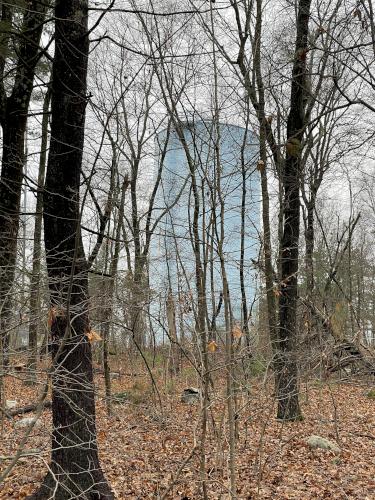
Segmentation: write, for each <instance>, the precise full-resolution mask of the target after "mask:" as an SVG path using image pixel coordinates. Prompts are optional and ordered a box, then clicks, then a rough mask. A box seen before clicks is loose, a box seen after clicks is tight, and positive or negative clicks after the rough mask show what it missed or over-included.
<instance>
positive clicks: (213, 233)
mask: <svg viewBox="0 0 375 500" xmlns="http://www.w3.org/2000/svg"><path fill="white" fill-rule="evenodd" d="M180 130H182V133H183V137H184V141H181V133H180V135H179V134H178V133H177V131H176V130H173V129H170V130H163V131H162V132H160V133H159V134H158V136H157V140H156V158H157V162H158V166H159V165H160V164H161V162H162V178H161V185H160V188H159V193H158V196H157V200H156V207H157V211H156V213H157V214H161V213H163V211H164V212H165V213H164V216H163V217H162V220H161V222H160V224H159V226H158V230H157V234H156V235H155V238H154V243H153V245H152V249H151V255H150V263H149V265H150V277H151V283H150V285H151V288H153V289H154V290H155V293H158V294H159V297H162V295H163V294H165V296H166V295H167V294H168V293H170V292H172V294H173V296H174V297H175V302H176V303H177V301H178V307H180V306H181V301H183V302H184V304H183V307H184V314H185V316H184V318H185V320H186V324H187V325H188V324H189V320H188V319H187V318H189V314H190V316H191V321H190V324H191V325H193V319H192V316H193V309H194V308H193V307H191V306H189V300H192V301H194V300H195V299H194V298H195V293H196V290H195V258H194V251H193V245H192V220H193V210H194V199H193V193H192V182H191V168H189V163H188V158H189V159H190V161H191V166H192V167H193V171H194V174H195V177H196V183H197V186H198V194H199V205H200V210H199V235H200V243H201V259H202V262H203V263H204V264H205V265H204V271H205V287H206V295H207V305H208V324H209V322H210V317H212V316H213V315H214V313H215V310H216V311H217V308H218V305H219V304H220V296H221V295H222V293H223V285H222V273H221V266H220V259H219V255H218V241H219V239H220V238H221V226H222V223H223V227H224V238H223V245H222V247H223V252H224V258H225V268H226V274H227V279H228V285H229V294H230V303H231V310H232V315H233V320H234V321H238V322H242V320H243V318H242V295H241V287H240V252H241V237H240V234H241V208H242V201H243V196H245V233H244V234H245V245H244V274H245V286H246V298H247V302H248V304H249V309H250V306H251V304H252V302H253V300H254V297H255V293H256V278H255V274H256V269H255V268H254V261H257V260H258V258H259V246H260V238H259V231H260V210H261V206H260V201H261V200H260V178H259V172H258V171H257V169H256V165H257V160H258V157H259V146H258V140H257V138H256V136H255V135H254V134H253V133H252V132H251V131H250V130H247V129H245V128H242V127H239V126H236V125H230V124H226V123H220V124H219V125H217V123H214V122H212V121H192V122H184V123H183V125H182V127H181V129H180ZM183 142H184V143H185V144H183ZM187 150H188V152H187ZM219 190H220V196H219V194H218V191H219ZM244 191H245V193H244ZM221 202H222V203H223V204H224V212H222V211H221V206H222V203H221ZM184 297H185V298H186V299H184ZM189 297H190V299H189ZM161 300H162V301H163V300H164V299H161ZM176 308H177V306H176ZM223 323H224V308H223V307H222V308H221V310H220V313H219V315H218V317H217V321H216V324H217V325H220V324H221V325H223Z"/></svg>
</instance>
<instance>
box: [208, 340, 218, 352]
mask: <svg viewBox="0 0 375 500" xmlns="http://www.w3.org/2000/svg"><path fill="white" fill-rule="evenodd" d="M217 347H218V346H217V343H216V342H215V340H210V341H209V343H208V345H207V350H208V351H209V352H215V351H216V349H217Z"/></svg>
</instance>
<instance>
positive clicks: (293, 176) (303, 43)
mask: <svg viewBox="0 0 375 500" xmlns="http://www.w3.org/2000/svg"><path fill="white" fill-rule="evenodd" d="M310 5H311V0H300V1H299V7H298V17H297V37H296V45H295V55H294V63H293V74H292V88H291V97H290V112H289V116H288V123H287V143H286V160H285V169H284V173H283V184H284V200H283V206H284V223H283V235H282V240H281V289H280V293H281V295H280V298H279V352H278V359H277V364H278V367H279V370H278V373H276V392H277V398H278V411H277V417H278V418H279V419H282V420H300V419H301V418H302V416H301V410H300V407H299V397H298V367H297V359H296V347H297V293H298V289H297V284H298V283H297V273H298V244H299V232H300V199H299V194H300V186H299V185H300V168H301V150H302V138H303V134H304V127H305V110H304V96H305V88H306V55H307V49H308V32H309V19H310Z"/></svg>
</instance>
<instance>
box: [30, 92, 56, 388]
mask: <svg viewBox="0 0 375 500" xmlns="http://www.w3.org/2000/svg"><path fill="white" fill-rule="evenodd" d="M50 101H51V91H50V89H49V88H48V89H47V92H46V95H45V97H44V103H43V120H42V141H41V149H40V157H39V172H38V191H37V195H36V208H35V223H34V247H33V269H32V274H31V282H30V325H29V360H28V370H29V379H28V383H29V384H34V383H35V382H36V365H37V351H38V348H37V345H38V324H39V319H40V318H39V314H40V289H39V288H40V276H39V275H40V261H41V255H42V252H41V239H42V220H43V214H42V210H43V187H44V177H45V170H46V160H47V144H48V110H49V105H50Z"/></svg>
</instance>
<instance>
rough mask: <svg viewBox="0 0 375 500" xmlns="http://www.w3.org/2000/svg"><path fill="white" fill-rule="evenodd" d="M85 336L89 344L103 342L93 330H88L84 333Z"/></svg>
mask: <svg viewBox="0 0 375 500" xmlns="http://www.w3.org/2000/svg"><path fill="white" fill-rule="evenodd" d="M85 335H86V337H87V338H88V339H89V342H90V344H92V343H93V342H100V341H101V340H103V339H102V338H101V336H100V335H99V333H97V332H96V331H95V330H90V331H89V332H86V333H85Z"/></svg>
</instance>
